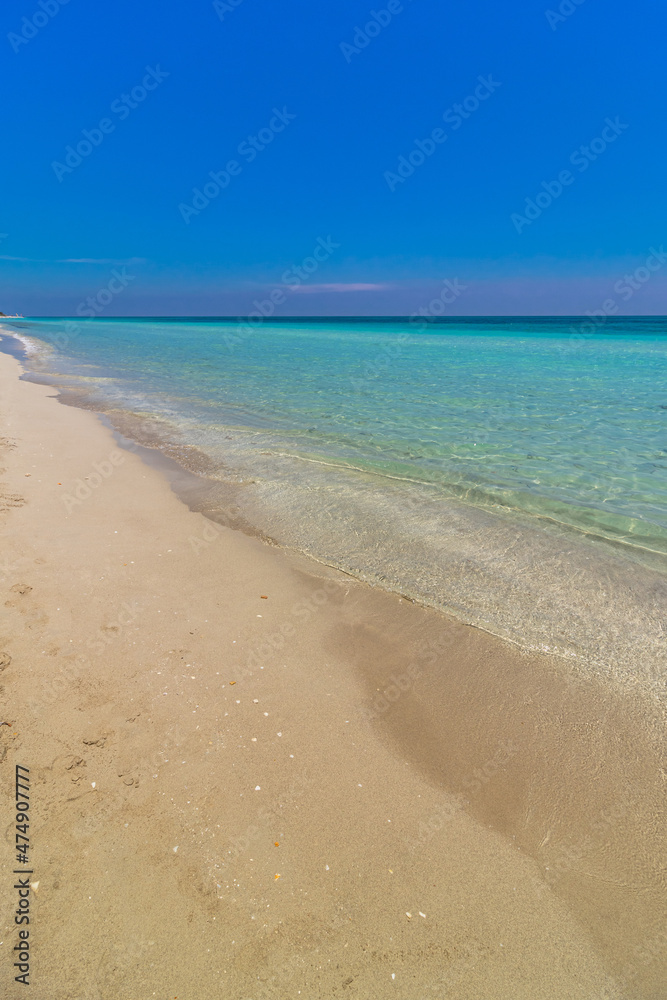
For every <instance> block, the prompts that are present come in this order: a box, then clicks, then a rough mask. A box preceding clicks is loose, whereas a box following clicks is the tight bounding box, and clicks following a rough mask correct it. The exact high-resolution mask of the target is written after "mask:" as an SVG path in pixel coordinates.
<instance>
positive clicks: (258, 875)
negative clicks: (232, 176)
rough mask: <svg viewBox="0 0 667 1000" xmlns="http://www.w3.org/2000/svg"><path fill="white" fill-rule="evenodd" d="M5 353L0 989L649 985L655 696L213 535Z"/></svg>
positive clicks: (611, 992)
mask: <svg viewBox="0 0 667 1000" xmlns="http://www.w3.org/2000/svg"><path fill="white" fill-rule="evenodd" d="M20 370H21V369H20V365H19V363H18V362H17V361H16V360H15V359H13V358H10V357H8V356H5V355H0V384H1V387H2V402H1V410H2V427H3V432H2V433H3V435H4V440H3V442H2V466H3V472H2V475H1V476H0V479H1V480H2V485H1V487H0V508H1V513H0V536H1V549H0V594H1V605H0V606H1V607H2V624H1V626H0V651H1V652H3V653H6V654H7V656H6V657H4V658H0V662H6V661H7V659H8V658H9V657H11V662H9V663H8V665H6V666H4V668H3V669H2V670H1V676H0V684H1V688H0V690H1V693H2V709H1V711H2V713H3V714H2V719H0V721H9V722H11V726H2V727H0V759H1V760H2V764H1V768H0V775H1V778H2V780H1V782H0V788H1V795H2V806H3V815H4V816H5V831H6V832H5V848H4V849H3V852H2V878H3V890H2V893H1V894H0V898H2V901H3V905H2V912H1V913H0V918H1V928H2V933H1V934H0V938H1V939H2V945H1V946H0V962H1V963H2V964H1V967H0V982H1V983H2V986H1V988H0V993H1V995H2V996H3V997H7V998H8V1000H11V998H14V997H23V996H26V995H30V996H32V997H33V998H34V1000H65V998H72V1000H74V998H76V1000H150V998H152V997H157V998H159V1000H175V998H178V1000H190V998H192V1000H207V998H213V997H215V998H234V1000H246V998H247V1000H262V998H277V1000H282V998H285V1000H287V998H290V1000H296V998H297V997H299V996H300V997H302V998H303V1000H311V998H316V997H318V998H319V997H346V996H349V997H350V998H353V997H356V998H363V1000H365V998H369V1000H370V998H373V1000H376V998H377V1000H383V998H385V997H387V998H389V997H391V998H396V1000H422V998H423V1000H438V998H444V997H455V998H460V1000H473V998H474V1000H482V998H484V1000H486V998H488V1000H501V998H508V1000H509V998H511V1000H540V998H545V1000H569V998H573V1000H574V998H576V1000H579V998H581V1000H603V998H605V1000H612V998H622V997H623V998H626V997H627V998H635V997H636V998H642V1000H660V998H662V1000H664V997H665V995H666V993H665V986H664V983H665V979H666V975H665V973H666V968H667V962H666V959H667V934H666V933H665V931H666V930H667V923H666V921H665V892H664V888H665V887H664V856H663V858H662V859H661V851H662V852H664V833H663V829H662V827H661V824H660V807H661V802H662V800H661V794H662V789H661V786H660V777H661V775H662V773H663V772H661V768H660V759H661V758H660V750H661V746H660V738H659V734H660V732H661V729H660V719H659V717H658V714H657V710H656V708H655V706H654V705H649V704H648V703H646V704H645V703H643V702H642V700H641V698H640V696H639V695H638V696H637V699H636V700H635V701H632V700H630V699H629V696H628V694H627V692H626V693H624V694H623V695H621V694H619V693H617V692H615V691H614V690H613V689H611V688H603V687H601V686H600V682H599V681H595V682H594V681H592V680H587V679H586V678H585V677H584V676H582V675H580V674H578V673H577V672H576V670H575V669H574V666H573V665H572V664H568V663H567V662H566V661H562V660H557V659H554V658H549V657H546V656H542V657H536V656H527V655H524V654H522V653H521V652H520V651H519V650H518V649H517V648H515V647H513V646H510V645H508V644H506V643H504V642H502V641H501V640H498V639H495V638H494V637H493V636H490V635H487V634H486V633H483V632H481V631H479V630H477V629H473V628H470V627H467V626H465V625H463V624H461V623H458V622H455V621H453V620H451V619H448V618H446V617H444V616H443V615H440V614H438V613H437V612H434V611H431V610H428V609H424V608H420V607H417V606H415V605H414V604H411V603H410V602H409V601H406V600H404V599H401V598H400V597H398V596H396V595H392V594H386V593H382V592H380V591H378V590H373V589H371V588H369V587H367V586H365V585H363V584H361V583H358V582H356V581H354V580H352V579H350V578H347V577H345V576H343V575H342V574H339V573H336V572H334V571H332V570H328V569H326V568H324V567H320V566H318V565H317V564H316V563H313V562H311V561H309V560H306V559H305V558H301V557H297V556H294V555H291V554H288V553H285V552H283V551H281V550H279V549H277V548H275V547H272V546H270V545H268V544H266V543H264V542H262V541H260V540H258V539H257V538H253V537H250V536H248V535H246V534H243V533H241V532H239V531H234V530H230V529H229V528H226V527H223V526H220V525H216V524H214V523H213V522H212V521H210V520H208V519H207V518H205V517H204V516H203V515H202V514H200V513H196V512H193V511H191V510H190V509H188V507H187V506H186V505H185V504H184V503H183V502H182V501H181V500H180V499H179V498H178V497H177V496H176V494H175V493H174V492H173V490H172V488H171V487H170V485H169V482H168V480H167V478H166V477H165V476H164V475H163V474H162V473H161V472H160V471H159V470H158V469H156V468H153V467H151V466H150V465H147V464H146V463H145V462H144V461H142V459H141V458H140V457H139V456H138V455H137V454H135V453H132V451H131V450H122V449H120V448H119V445H118V442H117V440H115V439H114V437H113V435H112V433H111V431H110V430H109V429H108V428H107V427H105V426H104V425H103V424H102V422H101V421H100V420H99V419H98V418H97V417H96V416H95V415H93V414H91V413H89V412H84V411H82V410H78V409H75V408H72V407H67V406H61V405H59V404H58V403H57V401H56V400H55V399H54V398H53V397H54V396H56V392H55V390H54V389H52V388H49V387H45V386H41V385H35V384H31V383H27V382H20V381H19V379H18V376H19V373H20ZM96 469H97V470H98V471H96ZM100 470H101V471H100ZM98 480H99V481H98ZM79 481H81V482H79ZM81 486H84V487H86V488H87V489H86V488H84V489H81ZM77 488H78V490H79V496H78V498H77V492H76V491H77ZM87 491H89V493H88V494H87ZM78 499H80V502H76V501H77V500H78ZM263 595H264V596H263ZM265 598H266V599H265ZM16 764H20V765H23V766H25V767H29V768H30V777H31V789H32V791H31V803H30V814H31V826H30V838H31V851H30V860H31V866H30V867H31V868H32V869H33V870H34V875H32V876H31V878H32V879H34V881H36V882H37V881H38V882H39V886H38V889H37V891H36V893H35V892H34V891H31V895H30V921H31V922H30V944H31V949H30V950H31V955H32V958H31V963H30V981H31V988H30V993H29V994H27V993H26V992H25V988H24V986H23V985H22V984H19V983H15V982H14V981H13V976H14V974H15V971H14V970H13V968H12V962H13V961H14V958H13V952H12V949H13V948H14V945H15V944H16V943H17V942H18V930H19V928H18V927H16V926H15V925H14V922H13V920H14V911H15V909H16V905H17V890H16V889H13V888H12V886H13V884H14V879H15V878H16V877H17V876H15V875H14V874H13V870H14V868H16V867H20V866H19V865H17V862H16V861H15V855H14V853H13V850H12V845H13V841H14V825H13V812H14V768H15V765H16ZM661 865H662V872H663V874H662V881H661V875H660V868H661Z"/></svg>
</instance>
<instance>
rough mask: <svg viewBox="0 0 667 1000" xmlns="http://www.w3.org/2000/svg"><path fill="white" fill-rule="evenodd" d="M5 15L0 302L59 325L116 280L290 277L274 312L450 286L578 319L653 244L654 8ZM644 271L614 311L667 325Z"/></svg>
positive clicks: (512, 307)
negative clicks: (298, 274) (649, 316)
mask: <svg viewBox="0 0 667 1000" xmlns="http://www.w3.org/2000/svg"><path fill="white" fill-rule="evenodd" d="M548 11H552V12H553V14H549V16H547V12H548ZM0 17H1V20H2V30H1V31H0V45H4V54H3V58H2V61H1V63H0V73H1V74H2V77H3V80H2V84H3V93H4V101H3V113H2V119H3V124H2V128H3V136H4V140H5V149H4V155H3V156H2V157H1V158H0V173H1V175H2V185H1V188H0V190H1V191H2V204H1V208H0V233H2V236H0V254H1V255H2V256H1V259H0V276H1V278H0V309H3V310H4V311H5V312H9V311H14V310H18V311H20V312H22V313H24V314H25V315H72V314H74V313H75V311H76V309H77V308H79V307H80V304H81V302H82V301H85V299H86V298H87V297H89V296H96V295H97V294H98V291H99V290H100V289H103V288H105V287H107V285H108V282H109V281H111V280H116V283H117V279H114V278H113V274H112V272H113V270H114V269H116V270H119V269H120V270H119V273H120V274H121V275H124V276H125V283H124V284H123V283H122V282H121V285H122V294H114V298H113V301H112V302H111V303H109V305H108V306H105V313H106V315H123V314H125V315H159V314H172V315H176V314H184V315H187V314H189V315H234V316H236V315H243V314H245V313H247V312H249V311H250V310H252V309H253V302H254V301H255V300H258V301H264V300H265V299H266V297H267V296H269V295H270V293H271V292H272V291H275V290H277V289H283V290H284V289H285V284H286V282H285V275H286V272H287V271H288V270H290V273H291V274H292V275H293V274H294V271H293V270H291V269H293V268H294V267H301V268H302V273H303V275H304V276H303V280H299V282H298V283H296V282H295V281H294V280H293V279H290V281H289V282H288V283H290V288H289V289H288V290H287V292H286V294H284V296H283V298H284V301H283V302H281V303H280V304H279V305H276V307H275V308H276V313H277V314H280V313H282V314H284V315H315V314H325V315H331V314H333V315H345V314H352V315H353V314H389V315H398V314H407V313H410V312H412V311H413V310H416V309H419V308H420V307H423V306H424V304H427V306H428V303H429V302H431V301H432V300H433V298H434V296H436V297H437V296H439V295H440V292H441V289H442V288H443V282H444V281H445V280H449V281H451V282H455V281H456V282H458V283H459V284H458V286H457V287H458V288H463V289H464V290H463V291H462V292H461V294H460V295H457V296H455V297H454V301H453V302H452V303H451V304H450V303H447V305H446V306H445V307H444V308H445V309H446V310H447V311H448V312H449V313H451V314H454V315H461V314H468V313H477V314H501V313H510V314H521V313H525V314H540V313H541V314H545V313H546V314H549V313H554V314H556V313H561V314H579V313H584V312H585V311H586V310H595V309H596V308H599V307H600V303H601V302H603V301H604V300H605V299H606V298H608V297H609V296H611V297H612V298H617V297H618V296H617V295H616V294H615V293H614V291H613V288H614V285H615V284H616V283H617V282H618V281H619V280H622V279H623V276H624V275H626V274H632V273H634V271H635V270H636V268H638V267H640V268H641V267H642V265H643V264H644V262H645V260H646V258H647V257H648V256H649V253H650V251H651V248H656V249H658V250H659V248H660V247H661V245H662V242H663V241H664V242H665V243H667V219H666V216H665V205H666V199H665V183H664V170H665V166H664V164H665V158H666V157H665V152H666V150H665V145H666V139H665V127H664V123H665V103H666V97H665V94H666V90H665V86H664V40H665V38H666V37H667V31H666V28H667V12H666V10H665V5H664V2H663V0H637V2H636V3H635V4H633V5H632V7H631V8H628V6H627V4H625V3H624V4H621V3H620V2H618V0H611V2H606V3H605V4H603V3H602V2H601V0H583V2H580V3H576V2H575V0H562V2H561V3H560V5H559V4H557V3H553V4H551V5H550V4H549V3H548V2H546V0H521V2H520V3H518V4H514V5H506V4H499V3H497V0H493V2H491V0H470V2H468V3H467V4H465V5H464V4H457V5H449V4H439V3H435V2H433V0H431V2H428V0H403V2H399V0H391V2H390V3H385V2H384V0H380V2H379V3H377V4H376V5H372V4H370V3H367V2H363V0H337V2H336V3H335V4H334V3H330V4H315V3H312V0H292V2H291V3H289V4H288V5H284V4H275V3H269V2H268V0H233V2H224V0H218V2H217V4H215V5H214V3H212V2H210V0H208V2H204V0H202V2H198V0H193V2H191V3H188V4H185V3H183V2H178V3H177V2H175V0H161V2H160V3H157V2H156V0H143V2H142V3H141V4H137V3H136V2H132V3H131V2H129V0H115V2H114V3H113V4H90V3H88V4H87V3H84V2H83V0H69V2H67V3H66V4H60V3H59V0H41V4H40V0H10V2H8V3H6V4H5V5H3V9H2V13H1V14H0ZM367 25H370V27H368V28H367V27H366V26H367ZM357 28H359V29H361V30H360V32H358V31H357ZM480 78H481V80H482V81H484V83H480ZM149 88H151V89H149ZM123 95H128V96H127V98H125V97H124V96H123ZM476 95H477V96H476ZM456 105H459V106H460V107H459V110H458V111H457V110H456V108H455V106H456ZM461 112H462V113H461ZM443 116H444V117H443ZM101 122H106V123H105V124H104V125H103V128H100V123H101ZM609 122H611V123H612V124H611V125H610V124H609ZM84 130H87V131H88V138H86V136H85V134H84ZM96 130H97V131H96ZM434 130H435V133H434ZM434 134H435V135H436V136H437V141H436V140H435V139H434V138H433V135H434ZM253 136H254V137H257V138H256V139H252V137H253ZM262 139H263V141H262ZM81 143H83V145H79V144H81ZM77 146H78V147H79V152H78V153H77V152H76V149H77ZM67 147H70V148H71V149H72V150H73V151H74V152H72V153H70V154H69V160H67V159H66V157H67ZM582 147H585V150H584V151H583V152H582V151H581V148H582ZM577 150H579V152H577ZM253 154H254V155H253ZM79 159H80V162H78V160H79ZM422 161H423V162H422ZM230 162H231V172H229V171H227V169H226V168H227V167H228V165H230ZM68 164H69V165H68ZM234 164H235V165H234ZM399 166H400V167H401V171H402V173H403V175H404V176H401V171H399ZM563 171H567V174H566V175H563ZM221 172H222V173H221ZM211 173H213V174H217V176H218V180H217V181H213V180H212V178H211V176H210V174H211ZM559 175H562V176H565V177H567V178H568V179H567V181H566V182H564V183H561V181H559V180H558V178H559ZM206 184H209V187H208V188H207V189H204V185H206ZM221 185H225V186H224V188H222V187H221ZM545 185H546V187H545ZM559 187H560V190H559ZM216 188H217V189H218V190H217V191H216ZM196 190H199V191H200V192H202V194H200V195H199V196H197V195H196ZM204 190H207V191H208V193H209V194H210V195H211V197H210V198H209V199H207V197H206V194H204V193H203V192H204ZM538 196H539V197H538ZM195 198H198V200H195ZM527 199H529V201H528V202H527ZM207 201H208V203H206V202H207ZM531 204H532V206H534V207H531ZM195 206H199V207H198V208H196V212H195V211H194V210H193V209H194V208H195ZM540 206H542V207H540ZM526 213H528V214H526ZM531 214H532V216H533V218H532V219H530V218H529V216H530V215H531ZM522 220H523V221H522ZM318 240H323V241H329V242H328V244H327V245H328V246H329V247H332V249H331V252H329V253H328V254H327V255H326V257H325V254H324V252H321V253H320V254H319V257H320V258H323V257H325V259H323V260H316V259H315V257H313V252H314V249H315V248H316V247H317V246H320V245H321V244H318ZM333 244H337V246H335V247H333V246H332V245H333ZM16 258H21V259H16ZM306 261H307V262H308V263H306V264H304V262H306ZM311 262H312V263H311ZM313 263H314V264H315V268H314V269H312V268H313ZM123 268H125V270H124V271H123V270H122V269H123ZM303 268H305V270H303ZM663 271H664V273H663ZM642 273H643V272H642ZM640 284H641V287H638V288H637V290H636V294H633V296H632V297H631V298H630V299H629V300H628V301H627V302H625V299H624V297H623V302H622V305H621V311H625V312H629V313H667V304H666V301H665V292H666V291H667V266H664V267H663V266H662V265H661V267H660V268H658V269H656V270H655V271H654V272H652V274H651V278H650V280H649V281H646V282H645V283H641V282H640ZM276 297H278V296H276ZM450 298H451V296H450ZM619 301H620V300H619Z"/></svg>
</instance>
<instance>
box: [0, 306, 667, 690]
mask: <svg viewBox="0 0 667 1000" xmlns="http://www.w3.org/2000/svg"><path fill="white" fill-rule="evenodd" d="M3 328H4V330H5V331H6V332H8V333H9V332H11V333H12V334H13V335H14V336H18V337H20V338H21V339H22V340H23V343H24V345H25V346H26V348H27V354H26V358H25V361H24V363H25V365H26V367H27V370H28V376H27V377H29V378H34V379H37V380H40V381H44V380H47V381H50V382H52V383H54V384H56V385H58V386H60V387H62V388H63V390H64V391H65V392H66V393H67V395H68V397H69V398H70V399H71V401H73V402H76V403H78V404H79V405H83V406H87V407H89V408H92V409H95V410H99V411H102V412H104V413H106V414H107V416H108V417H109V419H110V420H111V422H112V423H113V424H115V425H116V427H118V428H119V429H120V430H122V432H123V434H124V435H126V436H127V437H130V438H134V439H135V440H138V441H139V442H141V443H143V444H148V445H149V446H151V447H153V448H158V449H161V450H163V451H165V452H167V453H168V454H171V455H174V456H176V457H177V458H178V460H179V462H181V464H183V465H185V466H186V467H187V468H189V469H190V470H191V471H192V472H194V473H195V474H196V475H198V476H200V477H203V478H205V479H206V480H207V482H209V483H210V484H212V486H213V487H215V488H214V489H212V490H210V491H209V493H208V496H209V504H210V508H211V509H210V513H211V514H212V515H213V516H217V517H218V518H219V519H224V518H225V516H226V515H228V516H229V518H230V519H233V516H234V517H237V518H238V519H240V521H241V522H242V523H243V524H245V525H248V526H252V527H253V528H254V529H255V530H257V531H258V532H260V533H262V534H263V535H265V536H267V537H268V538H271V539H272V540H274V541H275V542H277V543H278V544H280V545H283V546H285V547H286V548H290V549H294V550H298V551H301V552H305V553H308V554H309V555H310V556H312V557H314V558H315V559H318V560H320V561H322V562H325V563H327V564H329V565H332V566H336V567H338V568H340V569H342V570H344V571H345V572H347V573H349V574H351V575H353V576H356V577H358V578H360V579H363V580H365V581H367V582H368V583H369V584H371V585H375V586H381V587H385V588H386V589H390V590H395V591H398V592H400V593H401V594H403V595H405V596H406V597H408V598H410V599H412V600H416V601H419V602H421V603H424V604H428V605H431V606H434V607H438V608H440V609H441V610H443V611H445V612H448V613H450V614H453V615H455V616H456V617H458V618H459V619H461V620H462V621H464V622H466V623H467V624H470V625H473V626H475V627H478V628H484V629H486V630H488V631H490V632H493V633H494V634H497V635H501V636H503V637H504V638H506V639H508V640H510V641H512V642H515V643H517V644H519V645H521V646H522V647H523V648H525V649H527V650H532V651H538V652H539V651H544V652H547V651H548V652H555V653H557V654H559V655H561V656H563V657H565V658H566V659H569V660H571V661H573V662H574V661H576V663H586V664H588V665H589V666H590V667H592V668H594V669H597V670H602V671H604V672H607V673H611V674H613V675H614V676H615V677H616V678H617V679H620V680H624V681H626V682H630V683H636V681H637V679H638V678H641V679H642V681H643V682H645V685H646V686H647V687H648V688H650V689H651V690H652V691H654V692H655V691H657V687H659V686H660V684H662V683H664V679H662V677H661V674H662V671H661V670H660V666H659V664H660V663H661V662H663V664H664V645H663V641H664V640H663V627H664V619H665V607H666V606H667V601H666V600H665V598H666V596H667V433H666V429H667V319H661V318H655V317H653V318H631V319H614V320H612V319H609V320H607V322H606V323H605V324H604V326H601V327H595V325H594V323H593V322H589V321H588V320H582V319H581V318H573V319H572V318H557V319H551V318H499V319H494V318H489V319H449V320H446V321H438V322H429V323H427V324H420V325H415V324H414V323H410V322H407V321H405V320H399V319H396V320H394V319H386V320H385V319H373V320H366V319H344V320H321V319H314V320H308V319H298V320H282V321H264V322H258V323H257V324H255V325H254V326H253V327H251V326H249V325H248V324H247V322H243V321H239V322H237V321H233V320H214V319H210V318H204V319H188V320H182V319H171V318H166V319H165V318H158V319H110V320H103V319H96V320H81V319H69V320H67V319H39V320H4V321H3ZM72 516H74V515H72Z"/></svg>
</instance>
